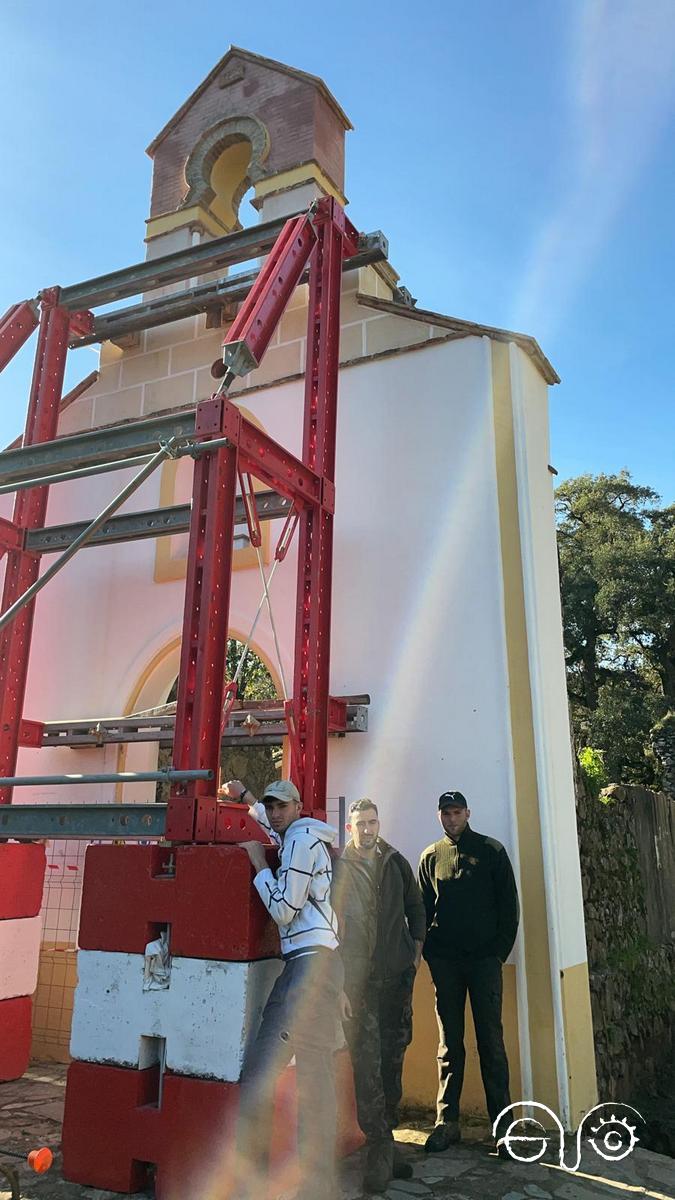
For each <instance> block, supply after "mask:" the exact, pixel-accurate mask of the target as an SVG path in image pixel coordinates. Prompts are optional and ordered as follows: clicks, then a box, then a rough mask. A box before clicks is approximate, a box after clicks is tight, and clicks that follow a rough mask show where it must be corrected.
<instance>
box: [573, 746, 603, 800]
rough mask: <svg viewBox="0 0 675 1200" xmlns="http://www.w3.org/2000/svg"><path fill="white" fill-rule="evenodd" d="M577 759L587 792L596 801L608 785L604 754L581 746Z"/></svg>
mask: <svg viewBox="0 0 675 1200" xmlns="http://www.w3.org/2000/svg"><path fill="white" fill-rule="evenodd" d="M577 757H578V759H579V766H580V767H581V773H582V775H583V777H584V779H585V780H586V784H587V786H588V790H589V792H590V793H591V796H593V798H594V799H595V800H597V798H598V796H599V795H600V792H601V791H602V789H603V788H604V787H607V784H608V783H609V776H608V774H607V770H606V768H605V755H604V752H603V751H602V750H593V749H592V748H591V747H590V746H583V747H582V748H581V750H579V752H578V755H577Z"/></svg>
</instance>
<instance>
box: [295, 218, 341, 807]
mask: <svg viewBox="0 0 675 1200" xmlns="http://www.w3.org/2000/svg"><path fill="white" fill-rule="evenodd" d="M336 208H337V206H336V204H335V201H334V200H324V201H322V202H321V203H320V205H319V206H318V211H317V214H316V216H315V218H314V226H315V229H316V231H317V234H318V244H317V246H316V248H315V251H314V255H313V257H312V261H311V266H310V275H309V313H308V325H307V362H306V365H305V411H304V429H303V448H302V458H303V461H304V463H305V464H306V465H307V466H309V467H311V468H312V470H313V471H316V473H317V474H318V475H321V476H322V477H323V490H324V495H323V503H322V504H321V506H318V505H316V506H311V507H307V508H304V509H303V510H302V513H301V516H300V534H299V547H298V588H297V616H296V626H295V674H294V681H293V713H294V717H295V725H296V730H295V737H294V738H292V739H291V741H292V746H291V774H292V776H293V778H294V780H295V781H296V783H297V785H298V787H299V788H300V790H301V794H302V797H303V805H304V808H305V810H306V811H307V812H310V813H312V814H313V815H314V816H315V817H319V818H324V817H325V812H326V771H327V758H328V691H329V670H330V621H331V590H332V559H333V494H334V489H333V483H334V480H335V438H336V424H337V381H338V360H339V344H340V292H341V280H342V258H343V233H342V229H341V228H340V227H339V225H338V223H336V220H335V211H336Z"/></svg>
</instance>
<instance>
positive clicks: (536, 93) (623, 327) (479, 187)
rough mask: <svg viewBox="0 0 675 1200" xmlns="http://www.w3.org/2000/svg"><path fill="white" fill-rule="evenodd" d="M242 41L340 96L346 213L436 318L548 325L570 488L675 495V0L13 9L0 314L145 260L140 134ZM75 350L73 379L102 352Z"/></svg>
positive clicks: (4, 407)
mask: <svg viewBox="0 0 675 1200" xmlns="http://www.w3.org/2000/svg"><path fill="white" fill-rule="evenodd" d="M413 18H414V19H413ZM231 43H233V44H235V45H240V46H244V47H246V48H247V49H249V50H252V51H254V52H257V53H260V54H264V55H268V56H270V57H273V58H278V59H281V60H282V61H284V62H287V63H289V64H291V65H293V66H297V67H300V68H302V69H304V70H307V71H311V72H313V73H315V74H317V75H321V76H322V77H323V79H324V80H325V81H326V83H327V84H328V86H329V87H330V88H331V90H332V91H333V92H334V94H335V96H336V97H337V99H338V100H339V102H340V103H341V104H342V106H343V108H344V109H345V110H346V112H347V113H348V115H349V116H350V118H351V120H352V121H353V124H354V126H355V131H354V132H353V133H352V134H350V135H349V136H348V139H347V185H346V190H347V195H348V197H349V200H350V209H349V211H350V216H351V218H352V220H353V221H354V222H355V223H356V224H357V225H358V226H359V228H361V229H367V230H368V229H375V228H381V229H383V230H384V232H385V233H386V234H387V236H388V237H389V240H390V257H391V261H392V263H393V265H394V266H395V267H396V269H397V270H398V271H399V272H400V274H401V278H402V282H403V283H405V284H406V285H407V286H408V287H409V288H410V290H411V291H412V292H413V294H414V295H416V296H417V297H418V301H419V304H420V306H423V307H425V308H432V309H436V310H438V311H440V312H444V313H450V314H452V315H455V316H461V317H466V318H469V319H471V320H477V321H482V322H485V323H487V324H494V325H501V326H505V327H508V328H512V329H518V330H522V331H524V332H527V333H532V334H534V336H535V337H537V338H538V340H539V341H540V343H541V345H542V347H543V349H544V351H545V352H546V353H547V354H548V356H549V358H550V359H551V360H552V362H553V364H554V365H555V367H556V368H557V370H558V373H559V374H560V375H561V377H562V381H563V382H562V385H561V386H559V387H556V388H554V389H552V393H551V434H552V448H551V460H552V462H553V463H554V465H555V466H556V467H557V469H558V471H559V473H560V477H561V478H565V477H567V476H570V475H574V474H578V473H581V472H585V471H592V472H597V471H615V470H619V469H620V468H622V467H627V468H628V469H629V470H630V471H631V472H632V473H633V475H634V477H635V478H636V479H637V480H639V481H640V482H643V483H648V484H651V485H652V486H653V487H655V488H656V489H657V490H659V491H660V492H661V494H662V495H663V497H664V499H665V500H666V501H668V502H671V501H674V500H675V481H674V475H673V467H672V460H673V446H674V445H675V404H674V403H673V365H674V360H675V355H674V353H673V324H674V311H673V309H674V304H673V286H672V280H673V276H674V274H675V272H674V267H675V247H674V243H673V232H672V231H673V212H675V171H674V169H673V168H674V164H675V150H674V148H673V147H674V146H675V139H674V137H673V134H674V132H675V129H674V126H675V3H673V0H585V2H583V3H582V2H581V0H509V2H508V3H504V0H472V3H471V4H467V3H466V2H465V0H460V2H458V0H443V2H442V3H441V2H437V0H430V2H427V3H422V4H420V5H417V6H414V5H410V4H409V3H406V4H403V3H400V0H393V2H390V3H380V2H379V0H375V2H372V0H371V3H369V4H367V5H366V4H357V3H354V0H346V2H344V3H342V4H341V5H339V6H336V7H335V8H333V9H331V10H330V11H329V10H326V9H324V8H323V7H322V6H318V5H317V6H309V5H307V4H298V3H294V2H290V0H289V2H287V3H285V4H283V5H281V4H279V3H268V2H267V0H263V2H262V3H260V2H258V3H256V4H255V5H233V4H231V5H223V4H221V3H214V2H212V0H202V3H201V4H199V5H195V6H189V5H186V4H179V3H177V2H176V0H164V2H163V3H158V2H156V0H136V2H134V3H132V2H130V0H118V3H117V4H115V5H107V4H106V5H103V4H101V3H97V2H96V0H91V2H89V3H86V4H85V3H82V2H81V0H70V3H69V4H68V5H67V6H65V7H64V6H62V5H56V4H53V3H48V2H46V0H33V2H32V3H30V4H29V3H27V2H17V0H5V3H4V5H3V9H2V13H1V14H0V114H1V115H0V138H1V144H2V151H3V154H2V160H3V167H4V186H3V188H2V189H1V190H0V227H1V228H2V229H3V230H4V233H5V237H4V238H3V241H2V245H1V249H0V293H1V294H0V311H4V309H5V308H6V307H7V306H8V305H9V304H10V303H12V302H13V301H15V300H17V299H21V298H23V297H24V296H28V295H34V294H35V293H36V292H37V291H38V290H39V289H40V288H41V287H45V286H48V285H50V284H53V283H60V284H62V285H64V286H65V285H68V284H70V283H74V282H76V281H77V280H78V279H82V278H86V277H88V276H91V275H97V274H99V273H101V272H103V271H107V270H113V269H115V268H116V267H121V266H125V265H127V264H129V263H131V262H135V261H137V260H139V259H140V258H142V257H143V250H144V247H143V242H142V238H143V231H144V225H143V221H144V218H145V217H146V216H147V212H148V203H149V190H150V160H149V159H148V158H147V157H146V155H145V154H144V149H145V146H146V145H147V144H148V143H149V141H150V140H151V138H152V137H153V136H154V134H155V133H156V132H157V131H158V130H159V129H160V128H161V127H162V125H163V124H164V123H165V121H166V120H167V118H168V117H169V116H170V115H171V114H172V113H173V112H174V111H175V110H176V108H178V107H179V105H180V104H181V103H182V102H183V100H184V99H185V97H186V96H187V95H188V94H189V92H190V91H192V89H193V88H194V87H195V86H196V85H197V84H198V83H199V82H200V80H201V79H202V78H203V77H204V75H205V74H206V73H207V72H208V71H209V70H210V69H211V67H212V66H213V65H214V63H215V62H216V61H217V60H218V58H220V57H221V55H222V54H223V53H224V52H225V50H226V49H227V47H228V45H230V44H231ZM30 357H31V356H30V352H29V351H28V348H27V347H26V348H24V350H23V352H22V354H21V355H20V356H19V357H18V358H17V359H16V360H15V362H14V363H13V364H12V365H11V366H10V368H8V369H7V370H6V371H5V372H4V373H3V375H2V376H0V442H3V443H6V442H7V441H9V440H11V439H12V438H13V437H14V436H15V435H16V433H17V432H19V430H20V429H21V428H22V425H23V416H24V411H25V402H26V388H27V380H28V378H29V374H30ZM70 358H71V364H70V368H69V382H70V383H71V384H72V383H74V382H75V381H76V380H77V379H78V378H80V377H82V376H84V375H85V374H87V373H88V372H89V371H90V370H91V369H92V367H93V366H94V365H95V359H94V355H93V354H92V353H91V352H90V351H79V352H78V354H72V355H71V356H70Z"/></svg>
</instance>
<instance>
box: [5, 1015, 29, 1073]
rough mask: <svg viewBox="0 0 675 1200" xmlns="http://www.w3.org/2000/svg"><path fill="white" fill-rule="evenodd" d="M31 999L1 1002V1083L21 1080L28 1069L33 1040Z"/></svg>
mask: <svg viewBox="0 0 675 1200" xmlns="http://www.w3.org/2000/svg"><path fill="white" fill-rule="evenodd" d="M30 1017H31V999H30V996H17V997H14V998H13V999H11V1000H0V1082H2V1083H5V1082H7V1081H8V1080H10V1079H20V1078H21V1076H22V1075H23V1073H24V1071H26V1070H27V1069H28V1062H29V1059H30V1039H31V1027H30Z"/></svg>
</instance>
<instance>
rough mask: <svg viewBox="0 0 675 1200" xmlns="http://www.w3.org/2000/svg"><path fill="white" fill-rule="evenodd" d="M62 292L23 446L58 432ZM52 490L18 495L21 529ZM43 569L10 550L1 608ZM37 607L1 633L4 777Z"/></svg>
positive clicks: (37, 522)
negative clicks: (60, 304)
mask: <svg viewBox="0 0 675 1200" xmlns="http://www.w3.org/2000/svg"><path fill="white" fill-rule="evenodd" d="M58 296H59V293H58V288H54V289H51V290H50V291H49V292H46V293H45V294H44V296H43V300H42V312H41V316H40V332H39V336H38V344H37V349H36V353H35V366H34V369H33V380H32V384H31V391H30V400H29V404H28V416H27V418H26V429H25V433H24V439H23V444H24V446H32V445H35V443H37V442H49V441H52V440H53V439H54V438H55V437H56V432H57V424H58V419H59V403H60V400H61V393H62V390H63V375H64V371H65V366H66V354H67V352H68V335H69V329H70V314H69V313H68V311H67V310H66V309H65V308H61V307H59V303H58ZM48 494H49V488H48V487H40V488H30V489H29V490H26V491H21V492H19V493H18V494H17V496H16V500H15V502H14V513H13V518H12V519H13V524H14V526H15V528H16V529H17V530H22V531H23V530H26V529H35V528H39V527H40V526H41V525H44V521H45V514H46V511H47V498H48ZM39 570H40V560H39V558H37V557H36V556H34V555H32V554H29V553H27V551H25V550H23V549H11V550H8V552H7V569H6V572H5V583H4V588H3V593H2V611H3V612H6V611H7V609H8V608H9V607H10V606H11V605H12V604H13V603H14V601H15V600H17V599H18V597H19V596H20V595H22V593H23V592H25V591H26V589H27V588H29V587H30V586H31V584H33V583H34V582H35V580H36V579H37V577H38V573H39ZM34 611H35V602H34V601H33V602H32V603H31V604H27V605H26V607H25V608H24V609H22V611H21V612H20V613H19V614H18V616H17V617H16V620H14V621H13V622H12V623H11V624H10V625H8V626H6V627H5V628H4V629H3V630H2V633H0V775H4V776H8V775H15V774H16V760H17V753H18V745H19V732H20V728H21V717H22V715H23V704H24V698H25V694H26V678H27V674H28V660H29V655H30V642H31V635H32V631H33V615H34ZM11 799H12V789H11V788H0V804H9V803H10V802H11Z"/></svg>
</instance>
